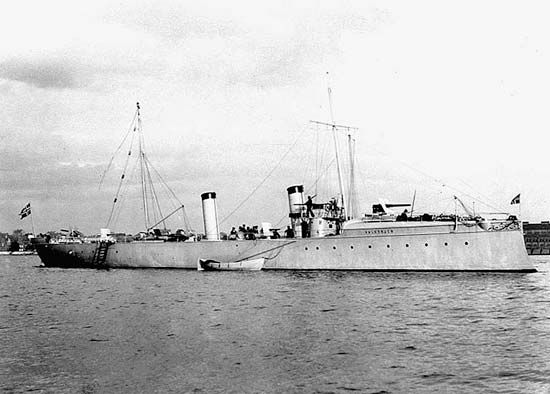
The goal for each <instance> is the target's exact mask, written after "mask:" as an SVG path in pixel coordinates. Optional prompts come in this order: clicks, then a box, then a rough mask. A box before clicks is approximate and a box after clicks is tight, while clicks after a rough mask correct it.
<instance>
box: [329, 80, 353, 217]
mask: <svg viewBox="0 0 550 394" xmlns="http://www.w3.org/2000/svg"><path fill="white" fill-rule="evenodd" d="M327 76H328V72H327ZM328 105H329V108H330V121H331V122H332V137H333V139H334V151H335V152H336V168H337V171H338V183H339V184H340V195H341V197H342V209H343V210H344V215H346V216H347V214H348V210H347V209H346V208H347V207H346V205H347V204H346V195H345V190H344V180H343V179H342V169H341V167H340V157H339V156H340V154H339V152H338V140H337V138H336V124H335V123H334V113H333V111H332V90H331V88H330V84H329V86H328ZM344 217H345V216H344Z"/></svg>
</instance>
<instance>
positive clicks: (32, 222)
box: [29, 211, 36, 238]
mask: <svg viewBox="0 0 550 394" xmlns="http://www.w3.org/2000/svg"><path fill="white" fill-rule="evenodd" d="M29 216H30V217H31V226H32V236H33V238H36V234H35V232H34V219H33V218H32V211H31V214H30V215H29Z"/></svg>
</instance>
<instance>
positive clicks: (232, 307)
mask: <svg viewBox="0 0 550 394" xmlns="http://www.w3.org/2000/svg"><path fill="white" fill-rule="evenodd" d="M534 261H535V264H536V267H537V269H539V270H540V272H538V273H534V274H468V273H440V274H437V273H361V272H348V273H345V272H344V273H342V272H310V273H307V272H269V271H262V272H254V273H252V272H251V273H242V272H241V273H237V272H236V273H231V272H196V271H177V270H111V271H95V270H78V269H70V270H63V269H55V268H38V267H37V266H39V265H40V261H39V259H38V258H37V257H36V256H0V389H1V390H2V391H3V392H16V393H18V392H27V391H36V392H51V393H96V392H97V393H105V392H124V393H134V392H143V393H153V392H159V393H161V392H162V393H165V392H168V393H169V392H177V393H180V392H196V393H215V392H234V393H241V392H279V393H282V392H285V393H286V392H300V393H302V392H306V393H309V392H349V391H359V392H365V393H380V392H388V393H408V392H434V393H436V392H437V393H439V392H456V393H467V392H479V393H489V392H522V393H546V392H549V391H550V258H545V257H539V258H536V259H534Z"/></svg>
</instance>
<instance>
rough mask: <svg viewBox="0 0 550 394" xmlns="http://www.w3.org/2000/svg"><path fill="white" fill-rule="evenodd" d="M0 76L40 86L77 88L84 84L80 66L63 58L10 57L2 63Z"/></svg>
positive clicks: (0, 64)
mask: <svg viewBox="0 0 550 394" xmlns="http://www.w3.org/2000/svg"><path fill="white" fill-rule="evenodd" d="M0 78H4V79H7V80H12V81H19V82H24V83H27V84H29V85H31V86H35V87H38V88H57V89H64V88H69V89H72V88H76V87H80V86H82V85H83V83H84V81H83V80H82V79H81V78H79V68H78V67H74V65H73V64H70V63H69V62H67V61H66V60H62V59H37V60H34V59H17V58H16V59H9V60H7V61H5V62H3V63H0Z"/></svg>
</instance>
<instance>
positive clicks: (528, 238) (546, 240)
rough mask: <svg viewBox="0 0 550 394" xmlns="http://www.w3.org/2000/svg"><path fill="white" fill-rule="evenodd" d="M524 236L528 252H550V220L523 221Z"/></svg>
mask: <svg viewBox="0 0 550 394" xmlns="http://www.w3.org/2000/svg"><path fill="white" fill-rule="evenodd" d="M523 238H524V239H525V248H526V249H527V253H528V254H550V222H549V221H542V222H540V223H529V222H523Z"/></svg>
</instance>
